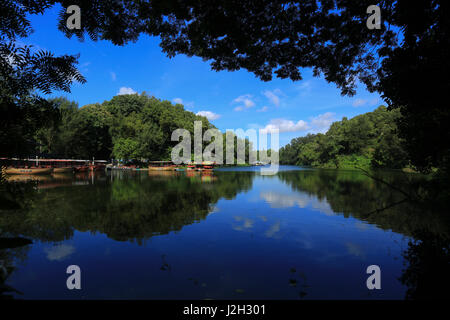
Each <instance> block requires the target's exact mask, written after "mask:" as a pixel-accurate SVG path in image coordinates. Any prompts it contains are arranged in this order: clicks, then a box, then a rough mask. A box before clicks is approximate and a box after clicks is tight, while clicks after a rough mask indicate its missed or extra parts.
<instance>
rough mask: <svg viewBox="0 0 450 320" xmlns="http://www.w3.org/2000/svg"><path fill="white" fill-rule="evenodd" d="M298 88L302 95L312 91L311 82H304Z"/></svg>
mask: <svg viewBox="0 0 450 320" xmlns="http://www.w3.org/2000/svg"><path fill="white" fill-rule="evenodd" d="M297 88H298V89H299V90H300V91H301V92H302V94H306V93H308V92H310V91H311V89H312V85H311V81H309V80H308V81H303V82H301V83H300V84H299V85H298V86H297Z"/></svg>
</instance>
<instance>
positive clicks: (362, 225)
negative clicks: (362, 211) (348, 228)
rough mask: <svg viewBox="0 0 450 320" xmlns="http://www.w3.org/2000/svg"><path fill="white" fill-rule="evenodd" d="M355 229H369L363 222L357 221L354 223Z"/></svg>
mask: <svg viewBox="0 0 450 320" xmlns="http://www.w3.org/2000/svg"><path fill="white" fill-rule="evenodd" d="M355 227H356V229H359V230H367V229H369V225H368V224H367V223H363V222H360V221H357V222H356V223H355Z"/></svg>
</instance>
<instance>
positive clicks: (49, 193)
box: [0, 170, 450, 299]
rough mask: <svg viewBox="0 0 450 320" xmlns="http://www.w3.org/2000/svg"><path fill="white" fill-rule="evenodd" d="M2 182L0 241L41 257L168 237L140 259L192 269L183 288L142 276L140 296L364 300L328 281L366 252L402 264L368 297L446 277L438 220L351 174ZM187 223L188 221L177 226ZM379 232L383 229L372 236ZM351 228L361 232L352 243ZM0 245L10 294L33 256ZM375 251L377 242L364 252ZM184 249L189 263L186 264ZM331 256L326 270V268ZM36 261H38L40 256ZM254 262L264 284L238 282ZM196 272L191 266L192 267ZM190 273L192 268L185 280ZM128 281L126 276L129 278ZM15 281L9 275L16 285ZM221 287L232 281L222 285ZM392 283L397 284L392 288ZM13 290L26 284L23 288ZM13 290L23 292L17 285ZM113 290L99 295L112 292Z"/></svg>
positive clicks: (425, 288) (429, 288)
mask: <svg viewBox="0 0 450 320" xmlns="http://www.w3.org/2000/svg"><path fill="white" fill-rule="evenodd" d="M380 174H382V173H380ZM383 178H385V179H388V180H389V181H390V182H392V183H396V185H398V186H403V187H405V188H406V187H407V186H408V182H409V181H410V179H416V178H414V177H410V176H404V175H398V176H397V175H395V174H394V173H388V174H384V176H383ZM23 179H25V178H23ZM23 179H22V180H23ZM19 180H20V179H19ZM13 187H14V188H18V187H19V188H21V193H17V194H22V196H21V197H19V198H17V199H16V201H18V204H17V205H11V203H9V206H6V207H2V208H1V211H0V239H3V238H5V237H6V238H11V237H22V238H24V239H30V240H32V241H33V242H34V243H37V242H38V243H41V244H42V245H40V246H41V249H40V250H41V251H42V253H43V255H44V256H45V259H46V261H47V263H62V262H65V261H71V260H73V259H75V258H78V259H89V260H93V258H92V257H91V258H89V256H87V255H86V254H85V253H84V252H83V250H81V249H80V248H79V247H77V243H78V244H80V243H81V242H80V241H81V240H80V239H84V238H80V237H81V236H78V233H80V232H81V233H82V235H83V237H86V240H83V242H82V243H84V241H86V243H94V242H95V243H97V245H98V246H100V247H99V248H97V249H98V250H103V252H104V253H103V254H104V256H105V257H107V256H110V257H111V259H113V260H111V261H110V263H113V264H114V263H116V264H118V265H119V264H120V263H119V260H121V259H122V256H123V255H125V253H123V252H122V251H120V248H119V247H115V245H116V243H117V242H118V241H119V242H127V243H130V244H137V245H138V246H141V247H145V248H148V249H151V246H149V245H148V243H150V242H149V241H151V239H152V238H155V236H158V235H159V236H161V235H169V234H172V235H173V237H168V236H167V238H159V239H160V240H158V241H156V243H160V242H159V241H167V243H166V244H164V245H163V244H161V245H160V246H161V247H158V246H155V247H154V249H152V250H155V251H154V253H153V254H154V257H155V258H154V259H153V258H152V259H151V260H149V261H148V262H147V263H149V264H150V265H153V263H154V264H155V265H157V266H158V270H160V271H166V272H171V274H172V275H173V277H175V278H176V276H175V275H174V274H176V272H177V270H178V272H180V271H179V270H180V269H186V271H185V272H186V273H187V272H188V271H189V270H191V269H192V270H191V271H189V272H190V275H189V276H185V277H184V279H188V278H191V280H189V285H188V284H187V283H186V285H180V284H178V285H179V288H178V289H174V287H173V285H174V284H171V285H169V287H170V288H172V289H171V290H172V291H171V290H169V289H167V292H166V291H164V290H162V288H165V286H166V285H167V283H166V284H164V282H161V281H163V279H165V280H164V281H168V283H171V281H175V280H173V279H172V278H171V279H172V280H169V278H161V277H160V278H159V279H158V280H155V279H153V278H152V279H153V280H152V281H153V282H155V281H159V282H158V283H157V285H158V286H159V289H160V291H155V294H154V295H153V294H151V293H149V292H146V291H142V288H141V289H136V288H135V290H138V291H139V290H141V291H142V292H141V296H142V297H151V298H155V297H161V298H164V297H165V298H173V297H176V298H179V297H185V298H205V297H213V298H221V297H222V298H224V297H225V298H227V297H228V298H230V297H231V298H239V297H241V298H259V297H265V298H289V299H291V298H316V299H317V298H319V299H321V298H327V297H332V298H336V290H338V289H337V288H340V289H339V290H344V291H343V292H342V296H343V297H350V298H355V297H360V298H361V297H363V298H368V297H371V296H367V295H366V296H364V293H362V292H366V291H365V290H364V288H359V289H358V287H357V286H356V284H355V285H354V286H353V287H352V286H351V285H349V286H348V287H349V289H348V290H349V291H348V292H345V289H342V288H341V287H340V286H342V283H340V282H339V281H342V279H345V278H346V277H348V278H349V279H350V278H355V277H363V278H364V275H358V276H356V275H355V274H354V272H353V271H354V270H357V268H358V266H359V265H361V263H366V262H365V261H369V260H371V259H374V257H375V258H377V259H383V260H382V261H381V262H383V263H385V265H389V266H392V267H390V268H392V269H393V270H394V269H399V270H400V268H401V273H400V274H399V277H397V279H396V281H398V286H397V284H396V285H392V288H391V289H390V288H389V287H388V288H387V289H385V290H386V293H388V295H386V296H383V295H378V296H376V297H378V298H386V297H388V298H412V299H417V298H427V297H428V298H429V297H444V296H445V297H448V293H446V290H445V288H446V286H448V284H450V281H449V276H447V275H446V273H445V272H447V271H446V270H448V266H449V253H448V248H449V242H448V240H445V239H448V238H449V223H448V215H445V214H444V215H443V214H442V212H424V211H423V208H420V209H419V208H417V207H415V206H412V205H411V204H408V203H407V202H402V201H401V200H402V194H401V193H398V192H394V191H392V190H391V189H389V187H388V186H387V185H385V184H381V183H379V182H376V181H374V180H372V179H370V178H368V177H366V176H364V175H362V174H360V173H357V172H339V171H327V170H301V171H280V172H279V173H278V175H277V176H273V177H262V176H260V175H259V174H258V173H257V172H251V171H225V172H214V173H213V174H211V173H210V174H198V173H194V172H186V173H184V172H164V171H163V172H124V171H114V172H111V173H109V174H106V175H105V174H103V173H89V172H86V173H82V174H77V175H55V176H53V177H47V178H45V179H39V180H38V181H36V179H33V181H32V182H30V183H27V184H23V182H18V181H17V180H15V182H14V186H13ZM11 201H12V200H11V199H10V202H11ZM5 203H6V202H5ZM397 203H398V204H397ZM392 204H394V205H392ZM314 212H317V213H320V215H321V218H320V217H316V216H314ZM212 213H214V214H213V215H211V214H212ZM207 217H208V218H207ZM342 218H344V220H343V219H342ZM198 223H199V224H198ZM196 224H198V227H195V228H194V229H192V228H191V229H189V230H187V231H185V232H181V231H184V230H186V229H187V226H190V225H196ZM226 226H230V230H231V231H229V230H227V229H226ZM374 226H376V227H374ZM338 227H339V228H344V229H339V228H338ZM380 229H381V230H385V233H384V234H382V233H379V232H378V231H377V230H380ZM190 230H196V232H193V231H190ZM340 230H348V231H340ZM191 232H192V233H191ZM358 232H359V233H360V234H364V235H365V237H366V238H367V239H366V238H364V239H365V240H364V241H361V239H362V238H360V236H359V234H358ZM100 235H102V236H105V237H106V239H110V240H113V241H114V246H113V244H112V243H111V242H108V245H106V244H105V243H106V242H105V240H102V239H103V238H101V236H100ZM396 235H401V236H404V237H406V238H405V239H406V240H405V246H406V247H404V248H403V247H402V246H399V247H397V249H395V250H396V251H398V250H400V251H399V252H401V258H402V261H398V262H395V260H396V259H397V257H394V258H393V257H392V256H391V255H395V254H393V253H392V252H390V250H394V249H392V248H395V246H396V243H397V244H398V243H399V242H400V241H402V240H401V238H399V237H397V236H396ZM246 237H250V238H246ZM370 237H372V238H370ZM389 237H390V238H389ZM155 239H156V238H155ZM249 239H250V240H249ZM4 243H5V245H4V246H3V247H0V269H1V270H2V271H0V273H2V275H1V278H0V284H1V285H0V291H1V290H3V291H1V292H6V291H9V292H13V294H14V292H15V291H14V290H16V289H14V288H13V287H8V286H7V283H8V279H9V278H10V277H11V275H12V274H14V273H16V274H17V271H15V270H16V268H17V265H20V264H21V263H22V262H24V261H27V260H30V263H31V264H32V263H33V261H36V262H35V263H36V264H37V263H38V262H37V260H36V259H37V258H35V257H34V256H35V255H33V257H29V258H28V257H27V253H28V251H29V250H30V249H31V248H33V247H35V245H34V244H32V245H30V244H29V243H22V245H21V246H19V247H14V246H12V245H11V243H8V244H6V242H4ZM1 244H2V242H1V241H0V245H1ZM189 244H193V246H189ZM377 246H378V247H379V248H380V249H377V250H378V251H377V252H375V253H374V252H373V250H374V248H378V247H377ZM383 246H386V248H387V249H386V251H383V250H385V249H383V248H384V247H383ZM232 248H234V249H233V250H231V249H232ZM133 250H134V249H133ZM117 252H122V253H120V254H118V253H117ZM152 252H153V251H152ZM168 252H171V253H170V254H169V253H168ZM249 253H250V256H249ZM185 254H188V255H189V256H192V257H196V259H197V260H195V259H194V258H192V259H193V260H191V259H190V258H189V259H188V260H187V258H186V257H185V256H184V255H185ZM121 255H122V256H121ZM141 255H142V253H137V251H136V254H135V255H134V256H132V257H131V256H128V258H129V259H130V260H136V259H139V257H142V256H141ZM297 256H299V257H302V259H301V260H299V261H302V262H301V263H302V264H303V265H299V264H298V262H296V261H297V260H296V259H297ZM156 257H157V258H156ZM183 257H184V258H183ZM149 259H150V258H149ZM355 259H356V260H355ZM245 261H247V262H245ZM269 261H270V262H269ZM330 262H332V263H333V264H335V266H334V267H333V266H332V265H329V263H330ZM39 263H40V264H42V267H44V266H45V262H43V261H40V262H39ZM92 263H93V262H92ZM196 263H198V266H197V265H196ZM296 263H297V264H296ZM190 264H191V265H190ZM264 264H265V266H264ZM401 264H403V265H404V266H403V267H401V266H400V265H401ZM196 266H197V267H196ZM325 266H326V267H325ZM338 266H341V267H338ZM344 266H348V271H345V272H344V271H343V270H340V269H341V268H344ZM256 267H258V268H260V269H261V272H263V270H264V272H268V274H264V276H263V278H264V279H265V282H264V283H256V282H251V283H249V281H253V280H250V279H257V278H254V277H257V276H258V272H255V270H254V268H256ZM125 268H129V266H127V267H125ZM195 268H197V269H199V268H200V270H201V272H200V270H197V271H194V270H195ZM283 268H284V269H285V270H289V272H288V274H287V275H286V277H287V279H286V282H284V283H285V287H283V286H282V285H281V284H280V282H277V281H278V280H277V279H279V278H280V277H284V276H282V274H283V272H282V271H281V270H282V269H283ZM286 268H287V269H286ZM333 268H334V269H333ZM336 268H337V269H336ZM355 268H356V269H355ZM321 269H323V270H322V272H325V271H327V272H338V271H339V272H344V274H343V275H342V277H340V278H341V279H335V278H337V277H338V275H339V273H333V274H330V276H329V277H322V276H321V274H320V272H321V271H320V270H321ZM277 270H278V271H277ZM350 270H352V272H353V273H351V272H350ZM196 272H200V273H198V274H195V275H193V274H194V273H196ZM138 274H139V272H137V273H136V276H137V275H138ZM127 277H130V279H128V280H130V283H132V282H133V281H132V279H131V278H132V276H131V275H127ZM155 277H156V274H155ZM321 277H322V278H324V280H320V278H321ZM192 279H194V280H195V281H194V280H192ZM330 279H331V280H330ZM333 279H334V280H333ZM439 279H440V281H438V280H439ZM19 280H20V279H18V280H16V282H18V283H21V282H20V281H19ZM136 281H137V280H136ZM177 281H182V280H180V279H178V280H177ZM183 281H184V280H183ZM255 281H256V280H255ZM327 281H328V282H327ZM330 281H331V282H332V283H330ZM333 281H334V282H336V283H334V282H333ZM349 281H350V280H349ZM358 281H359V278H358ZM136 283H140V282H139V281H137V282H136ZM193 283H194V284H195V283H197V284H196V285H195V287H196V288H197V289H195V290H193V289H192V288H191V287H190V286H191V285H192V284H193ZM243 283H247V288H243V286H242V285H239V284H243ZM231 285H234V288H231V287H228V286H231ZM401 285H403V286H405V287H406V290H401V289H400V286H401ZM22 286H23V287H22V288H25V289H27V285H25V284H23V283H22ZM30 286H31V285H30ZM169 287H167V288H169ZM394 287H395V288H394ZM1 288H3V289H1ZM22 290H23V291H24V294H25V295H26V294H27V291H26V290H24V289H22ZM33 290H34V288H33ZM105 290H106V289H105ZM113 290H114V289H111V290H109V291H107V292H106V293H105V292H103V294H105V295H106V297H113V296H115V292H113ZM161 290H162V291H161ZM227 290H228V291H227ZM237 290H239V291H237ZM292 290H294V291H292ZM333 290H334V291H333ZM351 290H359V291H357V292H356V291H351ZM388 290H391V291H388ZM156 292H158V293H156ZM15 294H17V292H16V293H15ZM98 294H100V293H98ZM400 294H401V295H400ZM293 295H294V296H293ZM8 296H9V297H11V295H8ZM337 296H339V295H337ZM94 297H97V295H94ZM122 297H123V298H131V297H136V296H134V295H132V294H130V295H125V296H122Z"/></svg>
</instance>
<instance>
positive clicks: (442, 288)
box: [400, 231, 450, 299]
mask: <svg viewBox="0 0 450 320" xmlns="http://www.w3.org/2000/svg"><path fill="white" fill-rule="evenodd" d="M414 236H415V240H412V241H410V242H409V244H408V249H407V250H405V252H404V253H403V257H404V258H405V261H407V262H408V264H407V265H406V268H405V269H404V270H403V274H402V276H401V277H400V281H401V282H402V283H403V284H404V285H406V286H407V287H408V290H407V292H406V299H449V298H450V292H449V286H450V273H449V270H450V240H449V238H442V237H439V236H436V235H435V234H432V233H430V232H429V231H419V232H416V233H415V235H414Z"/></svg>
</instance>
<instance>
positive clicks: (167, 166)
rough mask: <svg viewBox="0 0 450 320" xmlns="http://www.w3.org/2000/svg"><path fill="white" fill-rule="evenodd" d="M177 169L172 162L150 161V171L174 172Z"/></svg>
mask: <svg viewBox="0 0 450 320" xmlns="http://www.w3.org/2000/svg"><path fill="white" fill-rule="evenodd" d="M175 169H176V167H175V165H174V164H173V162H172V161H149V166H148V170H149V171H174V170H175Z"/></svg>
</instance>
